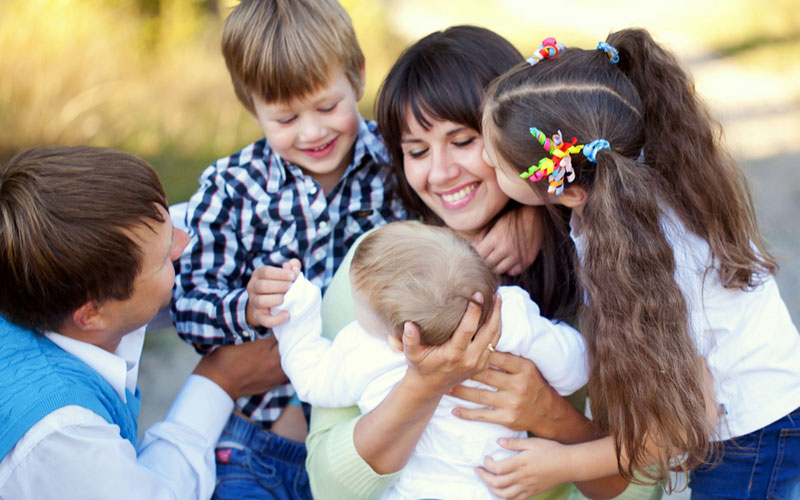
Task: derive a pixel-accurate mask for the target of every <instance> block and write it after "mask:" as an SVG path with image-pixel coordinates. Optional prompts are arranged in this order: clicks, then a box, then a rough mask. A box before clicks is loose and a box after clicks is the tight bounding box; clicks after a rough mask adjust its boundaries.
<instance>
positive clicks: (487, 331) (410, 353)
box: [403, 293, 501, 395]
mask: <svg viewBox="0 0 800 500" xmlns="http://www.w3.org/2000/svg"><path fill="white" fill-rule="evenodd" d="M473 299H474V300H475V302H477V303H483V298H482V297H481V296H480V294H477V293H476V294H475V296H474V297H473ZM500 302H501V300H500V296H499V295H496V296H495V301H494V308H493V309H492V314H491V315H490V316H489V317H488V318H487V320H486V322H485V323H484V324H483V326H481V327H480V328H478V322H479V320H480V315H481V308H480V307H479V306H478V305H477V304H475V303H472V302H471V303H469V304H468V305H467V311H466V312H465V313H464V316H463V317H462V318H461V322H460V323H459V324H458V327H457V328H456V330H455V332H453V336H452V337H451V338H450V340H448V341H447V342H445V343H444V344H441V345H438V346H425V345H422V342H421V340H420V333H419V329H418V328H417V326H416V325H414V324H413V323H406V324H405V325H404V331H403V352H404V353H405V356H406V359H407V360H408V372H407V375H406V376H407V377H411V378H413V379H415V380H416V381H418V382H420V386H421V388H422V386H424V387H425V390H427V391H430V392H431V394H436V395H442V394H444V393H445V392H447V391H449V390H450V389H451V388H453V387H454V386H455V385H457V384H460V383H461V382H463V381H464V380H466V379H468V378H470V377H473V376H474V375H476V374H477V373H479V372H481V371H484V370H486V368H487V367H488V366H489V355H490V354H492V353H491V351H489V349H488V346H489V344H492V345H493V346H494V345H497V341H498V340H499V339H500V329H501V325H500Z"/></svg>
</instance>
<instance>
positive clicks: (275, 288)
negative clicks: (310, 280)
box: [246, 259, 300, 328]
mask: <svg viewBox="0 0 800 500" xmlns="http://www.w3.org/2000/svg"><path fill="white" fill-rule="evenodd" d="M299 274H300V261H299V260H297V259H292V260H290V261H289V262H286V263H284V264H283V266H282V267H273V266H261V267H259V268H258V269H256V270H255V271H254V272H253V275H252V276H251V277H250V281H249V282H248V283H247V295H248V298H247V309H246V316H247V324H249V325H250V326H252V327H257V326H263V327H266V328H272V327H273V326H278V325H280V324H283V323H285V322H286V321H287V320H288V319H289V311H281V312H279V313H278V314H276V315H274V316H273V315H272V308H273V307H275V306H279V305H281V304H283V296H284V295H286V292H287V291H288V290H289V287H290V286H292V283H293V282H294V280H295V279H296V278H297V276H298V275H299Z"/></svg>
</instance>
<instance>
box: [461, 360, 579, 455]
mask: <svg viewBox="0 0 800 500" xmlns="http://www.w3.org/2000/svg"><path fill="white" fill-rule="evenodd" d="M489 364H490V365H491V366H492V367H493V368H487V369H486V370H483V371H481V372H480V373H478V374H476V375H475V376H473V377H472V379H473V380H476V381H478V382H482V383H484V384H486V385H489V386H491V387H495V388H497V390H496V391H493V390H490V389H480V388H477V387H466V386H463V385H459V386H457V387H455V388H453V390H452V391H451V395H453V396H455V397H457V398H461V399H465V400H467V401H472V402H473V403H477V404H479V405H482V406H483V407H482V408H456V409H455V410H454V412H453V413H454V414H455V415H456V416H457V417H460V418H463V419H465V420H476V421H480V422H492V423H495V424H500V425H502V426H505V427H508V428H509V429H512V430H516V431H530V432H532V433H534V434H536V435H537V436H540V437H546V438H549V439H556V440H558V441H562V442H570V441H571V439H570V438H571V437H573V436H577V435H581V434H583V433H577V432H575V429H576V427H580V428H585V430H588V429H591V424H590V423H589V421H588V420H587V419H586V418H585V417H584V416H583V415H581V414H580V413H579V412H578V411H577V410H576V409H575V407H573V406H572V404H570V403H569V401H567V400H566V399H564V398H563V397H561V396H560V395H559V394H558V393H557V392H556V391H555V390H554V389H553V388H552V387H550V385H549V384H548V383H547V382H546V381H545V380H544V378H543V377H542V375H541V373H539V370H538V369H537V368H536V365H535V364H534V363H533V362H532V361H531V360H529V359H526V358H523V357H521V356H516V355H514V354H509V353H504V352H493V353H492V354H491V356H489ZM583 437H584V439H583V440H586V439H590V438H593V437H595V435H594V433H589V434H583Z"/></svg>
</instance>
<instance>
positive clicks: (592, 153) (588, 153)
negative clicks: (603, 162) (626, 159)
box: [583, 139, 611, 163]
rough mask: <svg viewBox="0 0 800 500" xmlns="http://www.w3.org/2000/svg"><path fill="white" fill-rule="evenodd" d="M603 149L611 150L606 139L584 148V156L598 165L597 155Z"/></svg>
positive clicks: (591, 143) (598, 140) (595, 141)
mask: <svg viewBox="0 0 800 500" xmlns="http://www.w3.org/2000/svg"><path fill="white" fill-rule="evenodd" d="M603 149H611V145H610V144H608V141H607V140H605V139H595V140H593V141H592V142H590V143H589V144H587V145H586V146H585V147H584V148H583V155H584V156H585V157H586V158H587V159H588V160H589V161H590V162H592V163H597V153H598V152H600V151H602V150H603Z"/></svg>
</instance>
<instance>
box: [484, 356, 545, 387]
mask: <svg viewBox="0 0 800 500" xmlns="http://www.w3.org/2000/svg"><path fill="white" fill-rule="evenodd" d="M523 363H531V364H532V362H531V361H529V360H528V359H526V358H523V357H522V356H517V355H516V354H511V353H508V352H501V351H495V352H493V353H492V355H491V356H489V364H490V365H492V366H493V367H495V368H498V369H500V370H502V371H504V372H507V373H511V374H515V373H520V372H521V371H522V369H523ZM479 375H480V376H481V377H482V378H481V379H478V378H475V380H478V382H483V383H485V384H488V385H491V386H492V387H498V386H497V385H495V384H493V383H489V382H486V381H485V380H490V381H492V382H493V381H495V380H497V378H502V377H499V376H498V377H494V375H498V370H486V371H485V372H482V373H480V374H479ZM499 375H502V372H499Z"/></svg>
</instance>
